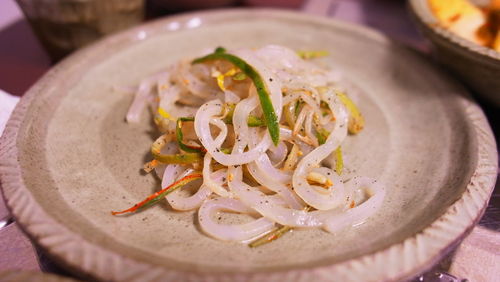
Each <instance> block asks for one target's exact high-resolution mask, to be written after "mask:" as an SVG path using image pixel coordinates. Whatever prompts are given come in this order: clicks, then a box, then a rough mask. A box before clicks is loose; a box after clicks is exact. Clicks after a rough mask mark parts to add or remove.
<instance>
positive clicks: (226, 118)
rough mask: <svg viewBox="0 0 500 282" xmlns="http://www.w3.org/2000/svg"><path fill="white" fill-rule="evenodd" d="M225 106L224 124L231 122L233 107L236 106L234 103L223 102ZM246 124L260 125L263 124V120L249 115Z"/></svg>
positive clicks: (251, 125)
mask: <svg viewBox="0 0 500 282" xmlns="http://www.w3.org/2000/svg"><path fill="white" fill-rule="evenodd" d="M224 106H225V107H226V108H225V109H224V110H223V111H225V113H223V114H225V116H224V119H223V121H224V123H226V124H233V114H234V108H235V107H236V105H235V104H224ZM247 124H248V126H250V127H260V126H265V124H264V121H263V120H262V119H260V118H258V117H256V116H253V115H249V116H248V120H247Z"/></svg>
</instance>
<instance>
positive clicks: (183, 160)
mask: <svg viewBox="0 0 500 282" xmlns="http://www.w3.org/2000/svg"><path fill="white" fill-rule="evenodd" d="M166 144H167V140H166V135H162V136H160V137H159V138H158V139H156V141H155V142H154V143H153V145H151V154H152V155H153V157H154V158H155V160H157V161H158V162H160V163H165V164H193V163H196V162H200V161H201V160H202V157H201V154H199V153H186V154H174V155H165V154H162V153H161V149H162V148H163V147H164V146H165V145H166Z"/></svg>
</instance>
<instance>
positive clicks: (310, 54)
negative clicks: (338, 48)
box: [297, 50, 329, 60]
mask: <svg viewBox="0 0 500 282" xmlns="http://www.w3.org/2000/svg"><path fill="white" fill-rule="evenodd" d="M297 55H299V57H301V58H302V59H304V60H308V59H314V58H319V57H326V56H328V55H329V53H328V51H325V50H321V51H304V50H299V51H297Z"/></svg>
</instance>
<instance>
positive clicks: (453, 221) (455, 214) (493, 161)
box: [0, 9, 498, 281]
mask: <svg viewBox="0 0 500 282" xmlns="http://www.w3.org/2000/svg"><path fill="white" fill-rule="evenodd" d="M238 14H240V15H242V14H248V15H254V16H259V17H261V18H264V17H270V18H278V19H279V18H281V19H283V18H287V19H289V20H294V21H301V22H308V23H312V24H317V25H321V26H325V27H328V26H330V27H332V26H335V27H337V28H338V27H340V28H345V29H349V30H354V31H357V32H359V33H362V34H363V35H365V36H368V37H371V38H372V39H374V40H376V41H377V42H379V43H381V44H392V45H396V46H397V47H398V48H401V45H400V44H398V43H395V42H393V41H391V40H390V39H388V38H387V37H386V36H385V35H382V34H381V33H379V32H376V31H374V30H372V29H370V28H367V27H363V26H358V25H354V24H349V23H345V22H340V21H337V20H333V19H329V18H317V17H312V16H310V15H306V14H302V13H299V12H293V11H282V10H273V9H222V10H211V11H202V12H191V13H185V14H179V15H174V16H169V17H165V18H160V19H157V20H154V21H152V22H148V23H145V24H141V25H139V26H137V27H134V28H132V29H129V30H126V31H123V32H120V33H118V34H115V35H112V36H110V37H106V38H104V39H102V40H100V41H98V42H97V43H94V44H92V45H91V46H89V47H86V48H84V49H82V50H80V51H77V52H76V53H74V54H73V55H71V56H69V57H68V58H66V59H65V60H64V61H62V62H61V63H59V64H57V65H56V66H54V67H53V68H51V69H50V70H49V71H48V72H47V73H46V74H45V75H44V76H43V77H42V78H41V79H40V80H39V81H37V82H36V83H35V84H34V85H33V86H32V87H31V88H30V89H29V90H28V91H27V92H26V93H25V95H23V97H22V98H21V101H20V102H19V104H18V105H17V106H16V108H15V110H14V112H13V113H12V115H11V117H10V119H9V121H8V123H7V125H6V127H5V131H4V133H3V135H2V137H1V138H0V182H1V183H2V193H3V195H4V199H5V201H6V204H7V206H8V208H9V209H10V211H11V212H12V214H13V216H14V217H15V218H16V221H17V222H18V223H19V225H20V226H21V228H22V229H23V231H24V232H25V233H26V234H27V235H28V236H29V237H30V238H31V239H32V240H33V241H34V242H35V243H36V244H37V245H38V246H40V247H41V248H42V249H43V250H45V251H46V252H47V253H48V254H49V256H51V257H53V258H54V259H56V260H57V261H58V262H60V263H62V264H63V265H65V266H67V267H68V268H69V269H70V270H72V271H74V272H75V273H78V274H80V275H84V276H86V277H88V276H91V277H95V278H99V279H103V280H127V281H128V280H134V279H139V278H140V279H144V280H148V279H149V280H158V279H162V280H163V279H165V280H174V279H182V280H207V279H208V280H216V281H226V280H227V281H233V280H255V281H259V280H262V279H265V280H273V281H277V280H283V279H288V280H294V281H295V280H306V279H307V280H310V279H311V278H316V279H315V280H328V279H329V278H331V277H332V275H336V277H338V278H339V279H340V280H346V281H347V280H365V279H366V278H367V277H364V276H362V274H366V270H367V269H369V270H370V277H369V279H370V280H376V281H381V280H401V279H406V278H411V277H412V276H413V275H415V274H418V273H421V272H423V271H425V270H427V269H429V268H430V267H431V266H432V265H433V264H434V263H436V262H437V261H439V259H441V258H442V257H443V256H445V255H446V254H447V253H448V252H449V251H450V250H451V249H452V248H454V247H455V246H456V245H458V243H459V242H460V241H461V240H462V239H463V238H464V237H465V236H466V235H468V233H469V232H470V231H471V230H472V228H473V227H474V226H475V224H476V223H477V222H478V221H479V219H480V217H481V216H482V214H483V212H484V210H485V208H486V206H487V203H488V200H489V197H490V195H491V193H492V191H493V188H494V185H495V181H496V177H497V169H498V164H497V163H498V160H497V157H498V154H497V149H496V143H495V139H494V136H493V133H492V130H491V128H490V126H489V124H488V122H487V119H486V117H485V115H484V113H483V112H482V110H481V108H480V107H479V106H478V105H477V104H475V102H473V101H472V100H469V99H462V100H461V102H462V104H463V109H464V111H465V114H464V115H466V116H467V117H468V118H469V120H470V121H471V124H472V126H473V129H474V130H475V136H476V138H477V146H478V147H477V164H476V168H475V171H474V172H473V174H472V178H471V180H470V182H469V184H468V185H467V187H466V189H465V191H464V192H463V194H462V196H461V197H460V198H459V199H458V200H457V201H455V202H454V203H453V204H452V205H450V206H449V207H448V208H447V209H446V211H445V212H444V213H443V214H442V215H441V216H440V217H438V218H437V219H436V220H435V221H434V222H433V223H431V224H430V225H429V226H427V227H426V228H424V229H423V230H421V231H420V232H419V233H417V234H415V235H413V236H411V237H408V238H406V239H405V240H403V241H402V242H399V243H396V244H393V245H391V246H389V247H387V248H384V249H382V250H379V251H376V252H374V253H369V254H366V255H363V256H359V257H355V258H353V259H349V260H346V261H342V262H339V263H335V264H331V265H326V266H317V267H309V268H296V269H289V270H279V271H261V272H252V273H250V272H248V273H212V272H189V273H188V272H183V271H179V270H175V269H168V268H164V267H161V266H157V265H152V264H149V263H147V262H142V261H137V260H134V259H132V258H129V257H127V256H126V255H123V254H119V253H115V252H113V251H111V250H109V249H104V248H102V247H100V246H97V245H94V244H92V243H91V242H89V241H87V240H85V239H84V238H83V237H81V236H80V235H79V234H77V233H73V232H72V231H70V230H69V229H68V228H66V227H65V226H64V225H62V224H61V223H58V222H57V221H56V220H55V219H53V218H52V217H50V216H49V215H48V214H47V213H46V212H45V211H44V209H43V207H42V206H40V205H38V203H37V202H36V200H35V198H34V197H33V195H32V194H31V193H30V191H29V189H28V188H27V187H26V186H25V184H24V182H23V178H22V171H21V167H20V164H19V162H18V155H19V152H18V150H17V147H16V143H17V137H18V130H19V129H20V128H21V126H22V123H23V120H24V116H25V114H26V113H27V111H28V108H29V105H30V104H31V102H32V101H33V100H34V99H36V96H40V95H38V94H37V93H39V92H43V91H44V89H45V88H46V86H48V85H51V83H53V82H55V81H56V80H57V78H58V76H60V75H61V73H63V72H64V70H65V69H66V68H69V67H70V66H72V65H74V64H77V63H78V62H79V61H81V60H82V59H85V58H86V57H91V56H93V55H92V53H94V52H96V51H97V52H96V53H98V52H99V49H103V46H109V45H110V44H111V43H114V44H117V42H121V41H125V42H128V43H129V44H133V41H134V40H138V39H137V38H134V35H136V34H138V33H139V32H141V31H150V32H151V31H152V32H151V35H153V36H154V35H157V34H160V33H163V32H168V31H167V30H165V29H161V27H162V26H165V25H166V24H167V23H170V22H174V21H181V22H185V21H186V20H188V19H190V18H193V17H200V18H207V17H231V16H232V17H234V16H235V15H238ZM205 25H207V24H202V25H201V26H205ZM208 25H210V23H208ZM160 29H161V30H160ZM180 30H183V29H180ZM432 67H434V66H432ZM441 74H442V75H443V73H441ZM443 77H444V78H446V77H447V75H445V74H444V75H443ZM450 82H452V84H457V83H455V82H454V81H450ZM457 88H458V89H457V91H458V92H461V93H463V94H465V96H467V97H468V96H469V95H468V94H467V93H466V91H465V89H464V88H463V87H460V86H458V87H457ZM425 244H427V246H426V245H425ZM388 262H390V263H388ZM110 264H113V266H109V265H110ZM342 278H346V279H342Z"/></svg>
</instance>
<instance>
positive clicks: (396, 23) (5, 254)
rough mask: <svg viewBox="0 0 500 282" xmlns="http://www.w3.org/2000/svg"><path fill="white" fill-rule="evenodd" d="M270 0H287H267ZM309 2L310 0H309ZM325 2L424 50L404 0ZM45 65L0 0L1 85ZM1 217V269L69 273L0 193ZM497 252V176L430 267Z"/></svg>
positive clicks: (29, 77)
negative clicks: (460, 234) (474, 220)
mask: <svg viewBox="0 0 500 282" xmlns="http://www.w3.org/2000/svg"><path fill="white" fill-rule="evenodd" d="M320 1H321V0H320ZM269 2H276V3H278V4H280V3H281V5H286V1H267V3H269ZM292 2H296V1H292ZM310 2H314V1H312V0H310V1H309V3H310ZM316 2H317V1H316ZM330 2H331V3H330V4H328V5H327V6H325V8H323V9H327V14H328V16H329V17H332V18H336V19H340V20H345V21H349V22H354V23H358V24H362V25H366V26H370V27H372V28H375V29H378V30H379V31H381V32H383V33H385V34H386V35H388V36H389V37H391V38H393V39H394V40H396V41H399V42H402V43H404V44H406V45H409V46H411V47H413V48H415V49H417V50H419V51H421V52H424V53H425V52H427V50H428V45H427V43H426V42H425V41H424V40H423V39H422V37H421V36H420V35H419V34H418V32H417V31H416V29H415V27H414V25H413V23H412V22H411V20H410V19H409V16H408V13H407V11H406V6H405V2H404V1H397V0H378V1H376V0H334V1H330ZM245 3H246V4H247V5H252V4H261V3H266V1H258V0H254V1H252V0H248V1H245ZM323 6H324V5H323ZM311 12H314V11H311ZM154 14H158V13H157V12H155V13H154ZM50 67H51V63H50V59H49V57H48V55H47V54H46V52H45V51H44V50H43V49H42V47H41V45H40V44H39V42H38V41H37V39H36V37H35V36H34V34H33V32H32V31H31V28H30V26H29V24H28V23H27V21H26V20H25V18H24V16H23V15H22V12H21V11H20V10H19V8H18V7H17V5H16V3H15V1H14V0H3V1H0V89H2V90H4V91H6V92H8V93H11V94H13V95H16V96H22V95H23V93H24V92H26V90H27V89H28V88H29V87H31V85H33V84H34V83H35V82H36V81H37V80H38V79H39V78H40V77H41V76H42V75H43V74H44V73H45V72H46V71H47V70H48V69H49V68H50ZM479 102H480V104H481V106H482V107H483V109H484V110H485V112H486V114H487V116H488V118H489V120H490V124H491V125H492V127H493V130H494V132H495V135H496V140H497V144H498V140H499V133H500V129H499V124H498V122H497V118H498V114H497V113H498V109H495V108H490V106H488V104H487V103H484V102H481V101H479ZM2 219H4V220H7V221H5V222H4V223H3V224H2V223H1V222H0V225H6V226H4V227H3V228H2V227H0V228H1V229H0V272H2V271H6V270H30V271H38V272H39V271H43V272H51V273H56V274H59V275H64V276H69V277H71V274H69V273H67V272H65V271H64V270H63V269H61V268H58V267H57V265H55V264H54V263H53V262H51V261H50V260H49V259H48V258H46V257H45V255H44V254H43V253H42V252H40V251H38V250H37V249H36V248H35V247H34V246H33V245H32V243H31V242H30V241H29V239H28V238H27V237H26V235H25V234H23V232H22V231H21V230H20V228H19V226H18V225H17V224H16V223H15V221H13V220H11V219H10V216H9V215H8V211H7V209H6V208H5V205H4V203H3V200H1V199H0V220H2ZM499 254H500V181H497V185H496V188H495V192H494V194H493V197H492V199H491V201H490V205H489V206H488V209H487V211H486V214H485V216H484V217H483V218H482V220H481V222H480V224H479V226H478V227H476V228H475V229H474V230H473V232H472V233H471V235H470V236H469V237H467V238H466V239H465V241H464V242H463V243H462V244H461V246H460V247H459V248H458V249H457V250H455V252H453V253H452V254H451V255H450V256H449V257H448V258H447V259H445V260H444V261H443V262H441V263H440V264H439V265H437V266H436V268H435V269H439V270H446V271H449V272H450V273H451V274H453V275H455V276H457V277H461V278H468V279H469V280H470V281H493V280H494V279H495V277H496V278H498V277H500V257H499ZM428 275H430V274H428ZM428 277H431V276H428ZM431 278H434V277H431ZM431 278H429V279H431ZM429 281H430V280H429ZM435 281H438V280H435ZM497 281H498V280H497Z"/></svg>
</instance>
